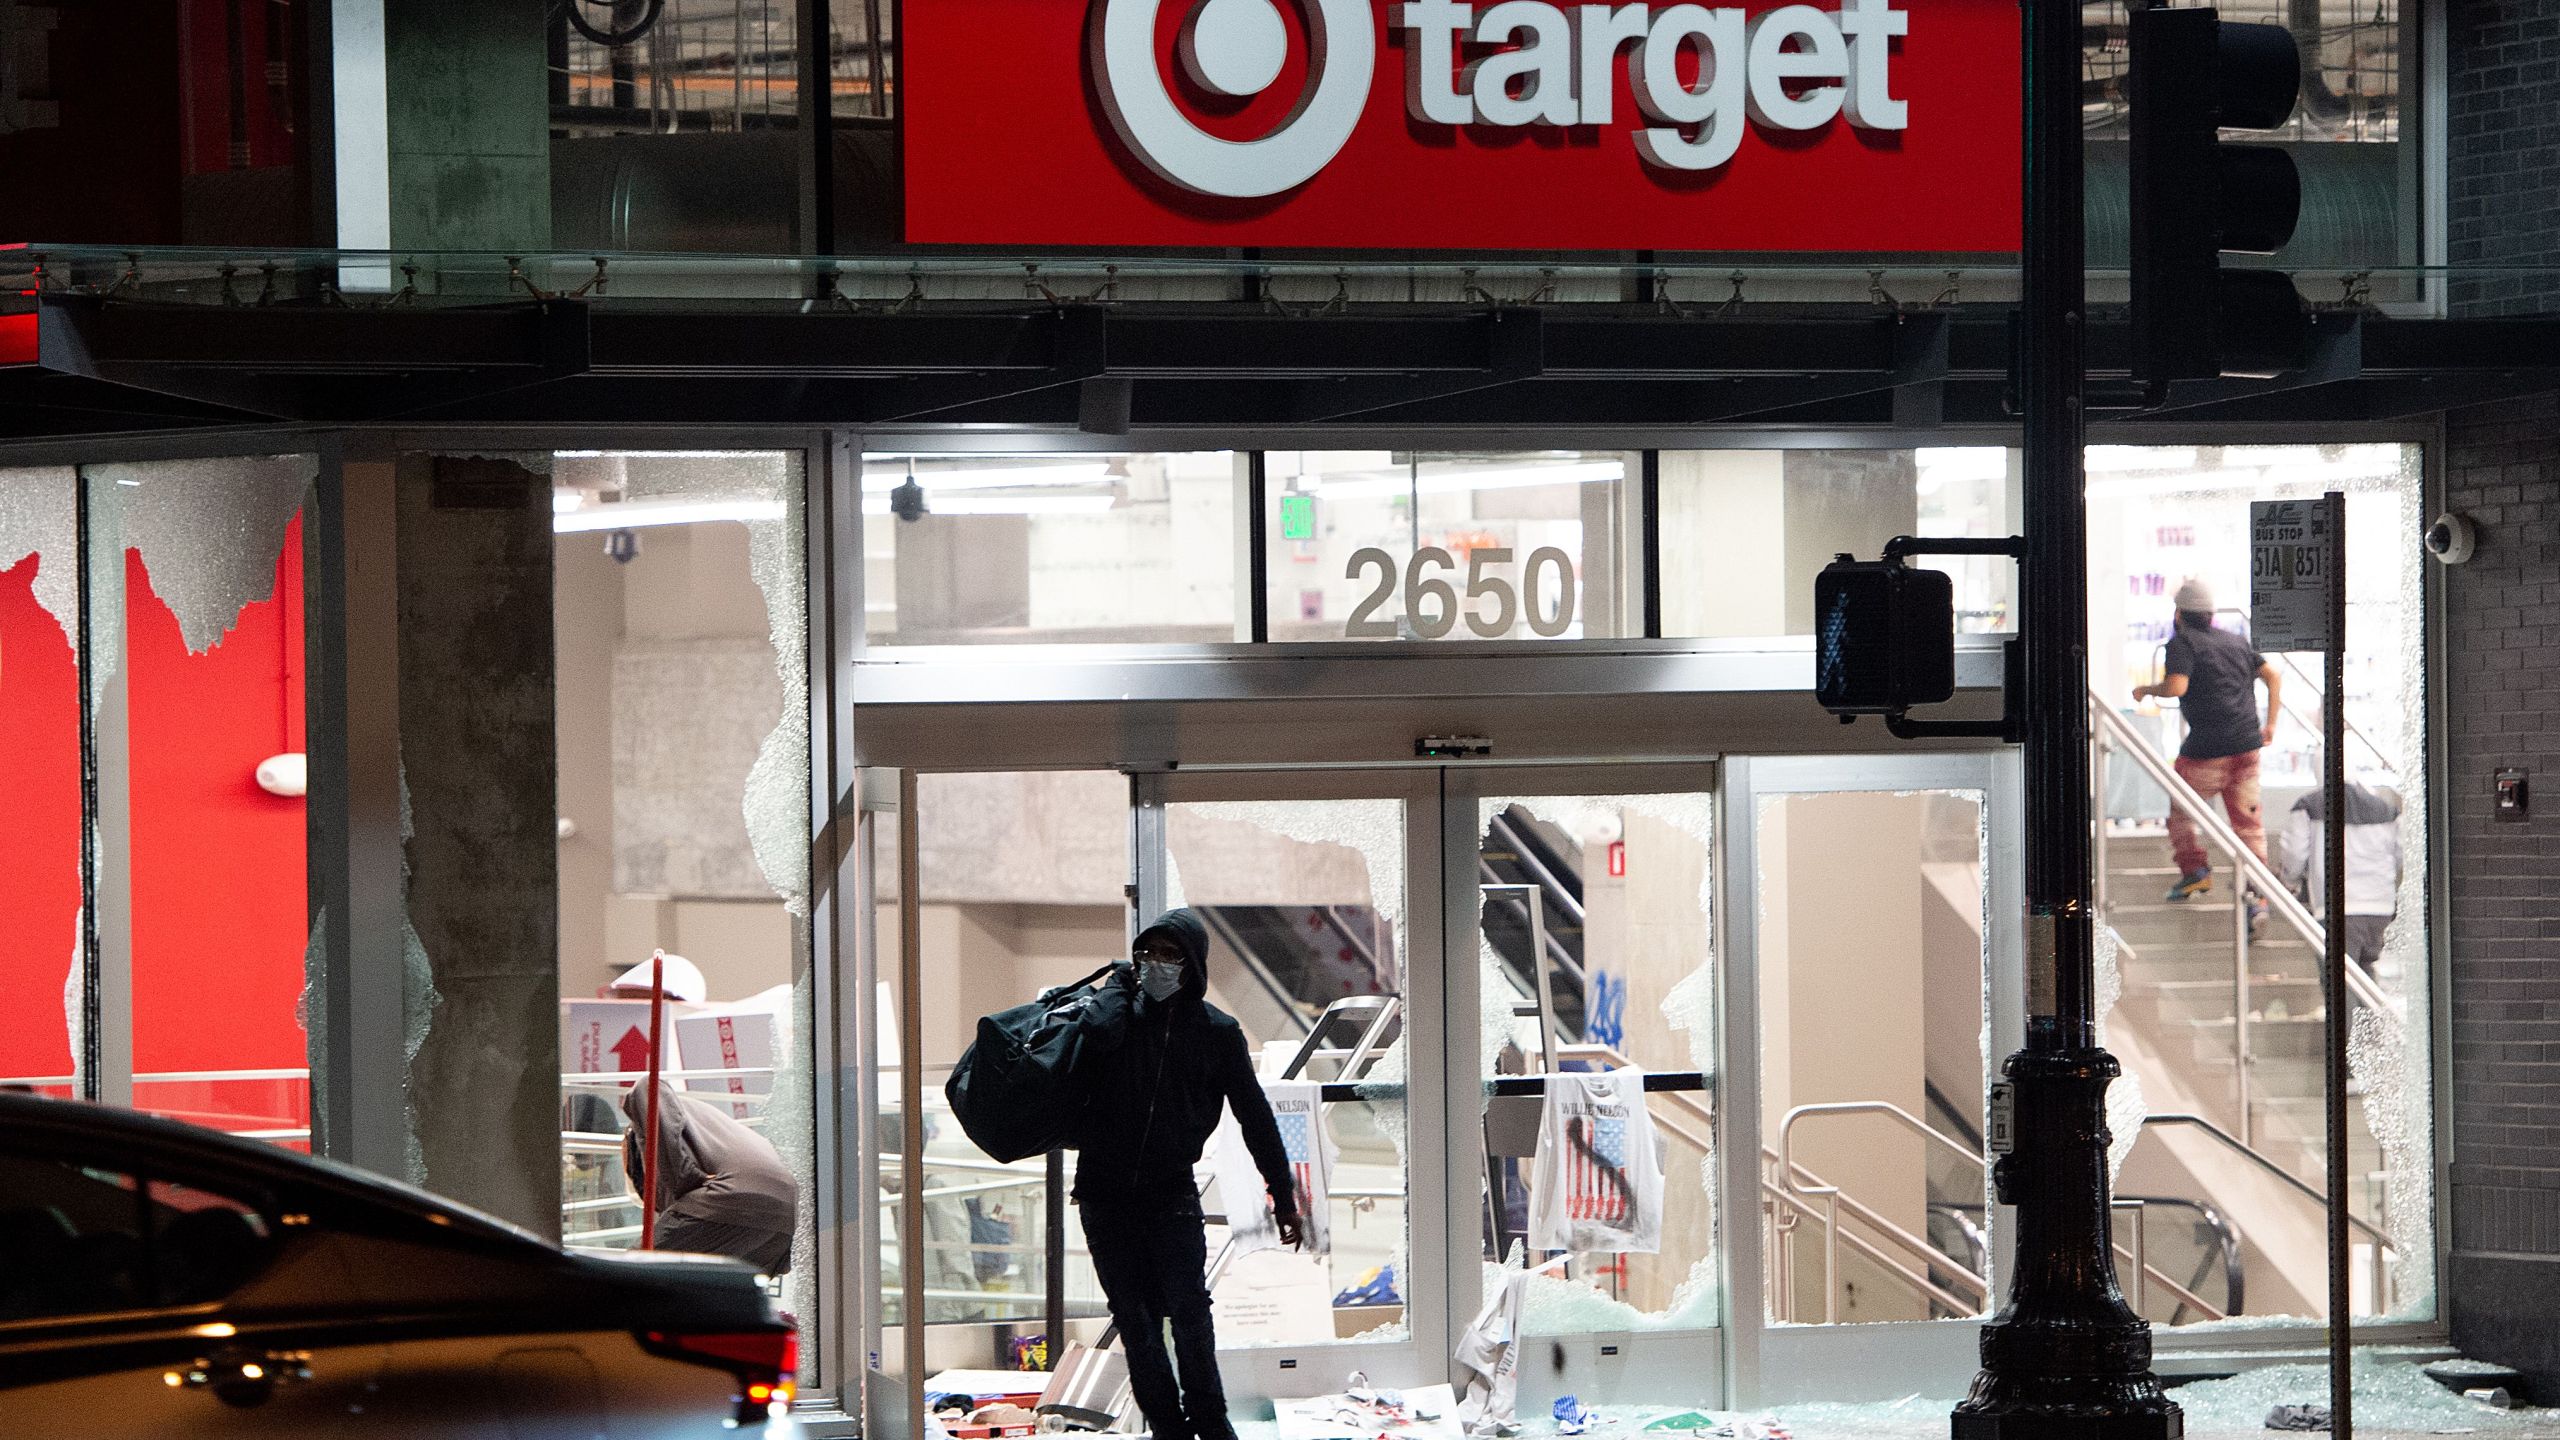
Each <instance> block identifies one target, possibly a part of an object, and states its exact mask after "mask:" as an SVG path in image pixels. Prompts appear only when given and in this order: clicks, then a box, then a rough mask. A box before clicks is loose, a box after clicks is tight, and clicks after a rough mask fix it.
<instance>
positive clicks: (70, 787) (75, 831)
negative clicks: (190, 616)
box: [0, 467, 82, 1095]
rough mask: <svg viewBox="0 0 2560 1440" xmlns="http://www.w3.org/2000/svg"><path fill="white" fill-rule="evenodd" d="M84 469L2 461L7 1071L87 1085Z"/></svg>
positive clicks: (0, 965) (0, 1002)
mask: <svg viewBox="0 0 2560 1440" xmlns="http://www.w3.org/2000/svg"><path fill="white" fill-rule="evenodd" d="M77 484H78V477H77V476H76V474H75V473H74V472H73V471H72V470H71V469H70V468H69V467H61V468H55V469H19V470H0V735H7V736H9V737H11V739H10V742H9V743H8V744H7V745H6V746H0V814H5V815H7V816H9V817H10V820H9V823H8V825H7V827H6V829H5V830H0V915H7V916H10V917H12V921H11V923H10V924H8V925H7V926H5V927H0V1015H6V1016H8V1017H10V1018H9V1020H8V1022H7V1023H6V1024H5V1025H0V1076H5V1077H6V1080H5V1082H0V1083H6V1084H9V1085H11V1086H23V1087H25V1088H27V1089H30V1090H33V1091H36V1092H38V1093H42V1094H47V1095H71V1094H75V1093H77V1089H76V1086H75V1084H74V1072H75V1068H76V1066H77V1064H78V1061H77V1059H76V1056H77V1054H78V1050H79V1046H78V1043H77V1041H78V1029H79V1024H80V1019H79V1011H80V1008H81V1007H80V1001H81V994H82V991H81V979H82V963H81V941H80V930H81V911H80V904H81V894H80V845H81V840H80V827H81V818H80V816H81V801H80V676H79V657H78V655H77V654H76V653H75V650H74V645H75V643H76V640H77V637H78V635H79V631H80V560H79V555H78V553H77V551H76V548H75V547H76V546H77V545H78V521H77V513H78V496H77V492H76V490H75V487H76V486H77Z"/></svg>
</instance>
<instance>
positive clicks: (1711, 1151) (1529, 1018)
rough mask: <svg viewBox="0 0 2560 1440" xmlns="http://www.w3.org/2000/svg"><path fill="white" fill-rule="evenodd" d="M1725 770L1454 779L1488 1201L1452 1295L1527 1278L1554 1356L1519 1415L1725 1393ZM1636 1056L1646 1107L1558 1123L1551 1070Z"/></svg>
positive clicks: (1470, 1060) (1464, 1102)
mask: <svg viewBox="0 0 2560 1440" xmlns="http://www.w3.org/2000/svg"><path fill="white" fill-rule="evenodd" d="M1713 782H1714V772H1713V771H1712V770H1710V769H1708V768H1705V767H1695V766H1690V767H1633V766H1620V767H1611V768H1609V769H1607V770H1587V769H1573V770H1567V769H1539V770H1527V769H1522V770H1465V771H1451V772H1450V774H1449V791H1450V799H1449V821H1448V823H1449V825H1450V827H1451V829H1450V835H1451V846H1452V850H1451V860H1452V864H1451V867H1450V872H1449V875H1448V884H1449V891H1448V895H1449V903H1450V905H1451V907H1452V914H1453V916H1454V915H1461V914H1462V915H1464V916H1465V917H1466V921H1467V930H1466V932H1464V933H1466V934H1467V935H1468V936H1469V937H1470V939H1471V941H1472V945H1471V948H1472V949H1473V950H1474V952H1475V953H1474V954H1473V955H1472V956H1469V957H1467V958H1468V960H1469V961H1471V962H1472V963H1470V964H1469V965H1468V966H1467V968H1466V970H1465V972H1464V975H1463V977H1461V976H1459V975H1457V974H1455V973H1453V977H1452V978H1453V981H1456V980H1459V979H1461V978H1463V980H1464V981H1465V983H1464V984H1463V985H1460V984H1456V983H1453V985H1452V987H1451V997H1452V998H1451V1002H1450V1003H1451V1009H1452V1014H1453V1023H1452V1025H1451V1033H1452V1040H1453V1055H1452V1064H1451V1070H1452V1076H1453V1078H1452V1081H1451V1088H1450V1109H1451V1123H1452V1134H1451V1139H1452V1148H1453V1149H1456V1150H1463V1151H1464V1152H1465V1158H1464V1164H1465V1167H1466V1170H1467V1174H1468V1180H1467V1183H1466V1186H1465V1191H1464V1192H1463V1193H1469V1194H1472V1195H1474V1196H1475V1197H1476V1198H1477V1204H1476V1207H1475V1213H1474V1214H1473V1215H1472V1216H1466V1215H1460V1214H1454V1213H1453V1214H1452V1216H1451V1226H1452V1233H1451V1235H1450V1237H1449V1238H1450V1243H1451V1256H1452V1258H1451V1262H1450V1263H1451V1265H1452V1268H1453V1271H1455V1272H1458V1273H1460V1274H1461V1275H1462V1277H1463V1279H1464V1280H1465V1281H1466V1282H1467V1283H1466V1284H1465V1285H1464V1286H1463V1287H1459V1288H1461V1289H1462V1290H1463V1291H1464V1292H1466V1293H1461V1294H1458V1295H1456V1296H1453V1306H1454V1310H1455V1313H1456V1317H1457V1319H1458V1320H1460V1321H1461V1322H1463V1321H1464V1319H1465V1318H1466V1317H1467V1316H1468V1315H1470V1314H1472V1313H1473V1307H1474V1306H1475V1305H1476V1304H1479V1303H1481V1297H1482V1295H1483V1294H1485V1293H1487V1292H1488V1291H1489V1290H1490V1289H1491V1287H1493V1286H1495V1285H1501V1284H1506V1283H1512V1279H1513V1277H1514V1276H1515V1275H1517V1274H1518V1273H1519V1272H1522V1271H1527V1272H1528V1274H1527V1276H1526V1278H1525V1279H1521V1280H1519V1281H1518V1282H1517V1283H1520V1284H1522V1285H1523V1286H1524V1287H1525V1288H1524V1291H1523V1294H1522V1314H1521V1335H1522V1337H1523V1342H1524V1343H1525V1344H1528V1345H1530V1346H1531V1348H1532V1351H1533V1352H1534V1353H1535V1354H1537V1355H1538V1356H1540V1357H1541V1361H1542V1363H1540V1364H1538V1365H1537V1366H1535V1367H1531V1366H1528V1365H1524V1366H1523V1367H1522V1370H1521V1378H1520V1406H1521V1413H1522V1414H1524V1415H1528V1414H1534V1413H1539V1412H1541V1411H1543V1410H1544V1409H1545V1408H1546V1407H1547V1406H1548V1405H1549V1404H1550V1403H1551V1402H1552V1401H1553V1399H1554V1398H1555V1396H1557V1395H1559V1394H1565V1393H1578V1394H1582V1395H1586V1396H1589V1395H1605V1396H1607V1397H1609V1399H1610V1401H1611V1402H1613V1403H1617V1404H1649V1403H1663V1404H1673V1405H1699V1406H1713V1405H1719V1404H1721V1403H1722V1401H1723V1393H1722V1391H1723V1384H1722V1374H1721V1369H1722V1367H1721V1366H1720V1364H1719V1363H1718V1357H1719V1352H1720V1348H1721V1347H1720V1342H1719V1336H1718V1333H1717V1330H1718V1327H1719V1325H1720V1324H1721V1311H1722V1293H1723V1288H1724V1284H1723V1275H1722V1266H1723V1257H1722V1253H1721V1250H1720V1248H1719V1246H1718V1243H1717V1234H1716V1231H1717V1215H1716V1204H1715V1200H1716V1166H1717V1161H1718V1140H1717V1105H1716V1084H1715V1082H1716V1073H1717V1069H1718V1066H1717V1063H1716V1054H1717V1050H1718V1048H1719V1043H1718V1037H1717V1033H1716V1018H1715V1010H1716V988H1717V981H1716V973H1715V943H1714V939H1715V929H1714V923H1713V921H1714V917H1713V915H1712V913H1711V906H1710V901H1711V899H1712V897H1713V894H1714V886H1715V876H1716V873H1717V871H1716V861H1715V853H1714V852H1715V844H1714V835H1713V830H1714V825H1715V818H1716V809H1715V798H1714V795H1713V793H1712V788H1713ZM1460 836H1464V837H1465V848H1464V850H1463V851H1461V850H1459V849H1458V848H1457V845H1458V841H1459V837H1460ZM1452 923H1453V927H1454V925H1455V921H1454V920H1453V922H1452ZM1456 963H1457V962H1456V961H1455V960H1454V959H1453V962H1452V964H1453V972H1454V971H1455V967H1456ZM1461 1015H1463V1019H1460V1018H1458V1017H1460V1016H1461ZM1467 1022H1472V1023H1467ZM1458 1050H1463V1051H1464V1052H1466V1053H1465V1054H1464V1055H1463V1056H1460V1055H1458V1054H1456V1053H1454V1052H1455V1051H1458ZM1628 1067H1634V1068H1638V1069H1641V1070H1643V1071H1645V1072H1646V1074H1647V1080H1646V1084H1645V1090H1644V1092H1643V1094H1642V1098H1641V1101H1640V1102H1639V1103H1640V1106H1641V1111H1642V1114H1641V1115H1640V1116H1633V1115H1630V1116H1623V1117H1615V1118H1613V1117H1610V1116H1606V1115H1598V1112H1595V1115H1596V1116H1597V1118H1595V1120H1594V1121H1593V1122H1592V1123H1590V1124H1589V1125H1587V1126H1585V1125H1583V1124H1581V1122H1578V1121H1576V1120H1573V1119H1571V1118H1568V1119H1567V1120H1566V1121H1565V1122H1564V1124H1563V1125H1562V1126H1560V1127H1559V1128H1560V1129H1562V1130H1563V1131H1564V1133H1561V1134H1552V1135H1551V1134H1547V1133H1545V1130H1546V1128H1547V1126H1546V1125H1545V1123H1544V1120H1545V1116H1546V1114H1547V1113H1548V1111H1547V1108H1546V1102H1545V1100H1544V1099H1543V1098H1542V1097H1543V1090H1544V1082H1543V1081H1542V1080H1541V1078H1540V1077H1545V1076H1551V1075H1554V1074H1557V1073H1571V1072H1585V1071H1605V1070H1616V1069H1623V1068H1628ZM1648 1136H1649V1137H1650V1141H1649V1143H1650V1145H1651V1147H1652V1153H1651V1154H1650V1155H1645V1154H1639V1153H1638V1152H1639V1151H1640V1150H1642V1149H1643V1148H1644V1147H1645V1146H1646V1145H1647V1143H1648V1138H1647V1137H1648ZM1542 1151H1543V1152H1547V1160H1546V1162H1545V1163H1542V1162H1541V1159H1540V1155H1541V1152H1542ZM1542 1189H1552V1190H1553V1191H1554V1192H1555V1193H1554V1194H1552V1195H1549V1194H1543V1193H1541V1192H1542Z"/></svg>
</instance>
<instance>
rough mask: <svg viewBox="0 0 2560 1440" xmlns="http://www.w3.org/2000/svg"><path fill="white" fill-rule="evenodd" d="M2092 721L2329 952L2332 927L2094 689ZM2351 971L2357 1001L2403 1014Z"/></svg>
mask: <svg viewBox="0 0 2560 1440" xmlns="http://www.w3.org/2000/svg"><path fill="white" fill-rule="evenodd" d="M2089 716H2090V719H2091V721H2092V722H2093V723H2094V724H2095V725H2096V726H2097V727H2098V728H2099V729H2100V730H2102V731H2103V732H2104V733H2105V734H2106V735H2107V736H2109V737H2110V738H2111V739H2112V740H2113V741H2114V742H2115V748H2116V749H2117V750H2120V751H2122V752H2124V753H2126V754H2128V755H2130V756H2131V757H2132V759H2133V763H2134V764H2136V765H2138V766H2140V767H2142V770H2143V773H2144V774H2146V775H2148V776H2150V777H2151V780H2152V783H2154V784H2156V785H2158V786H2159V787H2160V788H2161V789H2162V790H2165V791H2167V792H2168V796H2169V803H2170V804H2172V805H2175V806H2177V807H2178V808H2179V809H2180V810H2183V811H2185V812H2186V813H2187V818H2188V819H2189V820H2191V821H2193V822H2194V823H2195V825H2196V828H2197V829H2199V830H2201V831H2203V832H2204V836H2205V838H2206V839H2207V840H2209V841H2211V842H2212V843H2213V844H2214V845H2216V846H2218V847H2219V848H2221V849H2223V850H2224V851H2226V852H2227V853H2229V854H2230V856H2231V857H2232V861H2233V863H2234V864H2235V865H2237V866H2238V867H2239V869H2240V872H2241V874H2243V875H2244V876H2246V877H2247V878H2248V881H2249V883H2251V884H2253V885H2255V886H2256V887H2257V890H2258V893H2259V894H2260V895H2261V896H2263V897H2265V899H2266V901H2267V905H2268V907H2269V908H2270V909H2271V910H2272V911H2273V912H2274V913H2276V914H2277V915H2280V916H2282V917H2283V918H2284V922H2285V923H2286V924H2287V925H2289V926H2291V927H2293V930H2294V933H2296V934H2298V935H2300V936H2301V937H2302V939H2303V940H2304V942H2305V943H2307V944H2308V945H2310V947H2311V948H2312V949H2313V950H2314V951H2318V952H2322V953H2326V952H2327V950H2328V948H2329V940H2328V930H2327V927H2326V926H2323V925H2322V924H2321V923H2320V922H2319V921H2318V920H2317V919H2315V918H2313V917H2312V914H2311V911H2310V909H2309V908H2308V907H2306V906H2305V905H2304V904H2303V903H2302V902H2301V901H2300V900H2298V899H2296V898H2295V897H2294V894H2293V892H2292V891H2291V890H2288V889H2286V888H2285V885H2284V882H2283V881H2281V880H2279V879H2277V878H2276V872H2275V867H2274V866H2271V865H2269V864H2268V863H2267V862H2266V861H2264V860H2261V859H2259V858H2258V853H2257V852H2256V851H2254V850H2252V849H2250V848H2249V847H2248V846H2247V845H2244V844H2242V843H2241V842H2240V837H2239V836H2238V835H2235V834H2233V833H2232V830H2231V827H2230V826H2229V825H2228V824H2226V823H2224V821H2223V820H2222V818H2221V817H2220V816H2218V815H2215V814H2214V813H2213V811H2212V807H2210V806H2208V805H2206V804H2205V802H2204V797H2203V796H2201V795H2198V794H2197V793H2196V792H2195V787H2194V786H2192V785H2189V784H2188V783H2187V782H2186V781H2185V779H2183V778H2182V777H2180V775H2179V774H2178V772H2177V770H2176V769H2175V768H2174V767H2172V766H2171V765H2170V764H2169V763H2168V762H2167V761H2165V760H2162V759H2161V758H2160V756H2159V755H2158V753H2157V752H2155V751H2153V749H2152V748H2151V745H2150V742H2149V741H2146V740H2144V739H2143V738H2142V736H2141V735H2140V734H2139V733H2138V732H2136V731H2135V730H2134V728H2133V727H2132V726H2131V725H2129V724H2127V723H2125V718H2124V717H2123V716H2122V715H2119V714H2117V713H2116V711H2115V707H2113V706H2111V705H2109V704H2107V702H2106V701H2104V700H2102V699H2100V698H2099V697H2098V693H2097V692H2096V691H2094V690H2092V691H2090V692H2089ZM2346 971H2347V990H2348V992H2349V993H2350V994H2351V995H2353V996H2354V998H2356V999H2357V1000H2360V1001H2362V1002H2363V1003H2364V1004H2366V1005H2369V1006H2371V1007H2373V1008H2374V1009H2377V1010H2380V1011H2383V1012H2384V1013H2386V1014H2390V1015H2399V1014H2401V1013H2402V1012H2401V1007H2400V1004H2399V1002H2398V1001H2396V1000H2394V999H2393V998H2392V997H2391V996H2390V995H2389V994H2387V993H2386V992H2385V991H2384V990H2383V988H2382V986H2381V985H2380V984H2378V983H2376V982H2375V980H2374V978H2373V977H2372V976H2371V975H2368V974H2366V973H2365V969H2364V967H2363V966H2361V965H2359V964H2356V963H2355V962H2354V961H2352V960H2350V961H2349V962H2347V966H2346Z"/></svg>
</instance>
